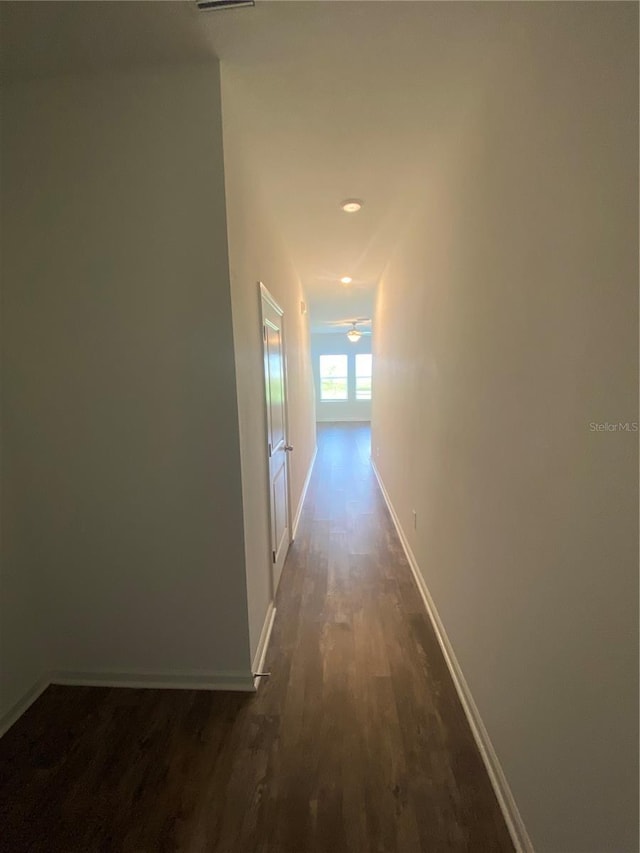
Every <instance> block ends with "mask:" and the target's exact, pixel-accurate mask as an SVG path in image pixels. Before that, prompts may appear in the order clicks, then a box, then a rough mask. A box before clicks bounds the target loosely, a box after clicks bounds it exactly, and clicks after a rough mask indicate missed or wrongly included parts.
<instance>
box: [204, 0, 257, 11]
mask: <svg viewBox="0 0 640 853" xmlns="http://www.w3.org/2000/svg"><path fill="white" fill-rule="evenodd" d="M196 4H197V6H198V9H200V10H201V11H202V12H211V11H214V10H215V9H233V8H234V7H236V6H255V5H256V3H255V0H196Z"/></svg>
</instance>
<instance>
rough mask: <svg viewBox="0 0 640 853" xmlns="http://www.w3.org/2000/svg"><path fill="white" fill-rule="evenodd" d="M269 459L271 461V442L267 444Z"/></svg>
mask: <svg viewBox="0 0 640 853" xmlns="http://www.w3.org/2000/svg"><path fill="white" fill-rule="evenodd" d="M269 459H271V442H269Z"/></svg>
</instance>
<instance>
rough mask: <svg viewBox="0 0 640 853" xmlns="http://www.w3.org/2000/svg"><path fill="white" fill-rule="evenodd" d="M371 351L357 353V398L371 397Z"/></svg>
mask: <svg viewBox="0 0 640 853" xmlns="http://www.w3.org/2000/svg"><path fill="white" fill-rule="evenodd" d="M372 363H373V361H372V358H371V353H370V352H368V353H364V352H359V353H356V400H370V399H371V368H372Z"/></svg>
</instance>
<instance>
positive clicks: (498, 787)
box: [371, 459, 534, 853]
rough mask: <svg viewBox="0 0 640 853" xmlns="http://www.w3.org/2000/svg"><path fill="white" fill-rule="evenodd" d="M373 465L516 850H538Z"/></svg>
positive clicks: (373, 466) (527, 852) (532, 851)
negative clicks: (530, 836)
mask: <svg viewBox="0 0 640 853" xmlns="http://www.w3.org/2000/svg"><path fill="white" fill-rule="evenodd" d="M371 467H372V468H373V472H374V474H375V475H376V479H377V481H378V485H379V486H380V491H381V492H382V496H383V498H384V500H385V503H386V505H387V508H388V510H389V514H390V515H391V519H392V521H393V524H394V526H395V528H396V531H397V533H398V537H399V539H400V542H401V544H402V547H403V549H404V552H405V554H406V557H407V560H408V562H409V566H410V567H411V572H412V574H413V578H414V580H415V582H416V586H417V587H418V590H419V592H420V595H421V596H422V601H423V603H424V606H425V609H426V611H427V615H428V616H429V619H430V620H431V624H432V625H433V628H434V630H435V633H436V637H437V638H438V643H439V644H440V648H441V649H442V654H443V655H444V659H445V661H446V664H447V667H448V669H449V672H450V674H451V678H452V679H453V683H454V685H455V688H456V691H457V693H458V697H459V698H460V702H461V704H462V707H463V709H464V712H465V715H466V717H467V720H468V722H469V726H470V728H471V732H472V734H473V737H474V740H475V742H476V744H477V747H478V750H479V752H480V756H481V758H482V761H483V762H484V766H485V767H486V769H487V773H488V775H489V779H490V781H491V785H492V786H493V790H494V792H495V795H496V798H497V800H498V804H499V806H500V809H501V811H502V814H503V816H504V820H505V823H506V825H507V829H508V830H509V834H510V835H511V839H512V841H513V844H514V846H515V849H516V853H534V848H533V844H532V842H531V839H530V838H529V834H528V833H527V830H526V827H525V825H524V821H523V820H522V816H521V814H520V812H519V810H518V806H517V805H516V801H515V799H514V797H513V794H512V792H511V788H510V787H509V783H508V782H507V779H506V776H505V775H504V771H503V770H502V767H501V766H500V761H499V759H498V756H497V754H496V751H495V749H494V747H493V744H492V743H491V738H490V737H489V733H488V732H487V730H486V728H485V725H484V723H483V722H482V718H481V716H480V712H479V711H478V707H477V705H476V703H475V701H474V699H473V696H472V694H471V690H470V689H469V685H468V684H467V681H466V679H465V677H464V673H463V672H462V669H461V668H460V664H459V663H458V660H457V658H456V656H455V653H454V651H453V647H452V645H451V642H450V640H449V637H448V636H447V632H446V630H445V627H444V625H443V623H442V620H441V619H440V615H439V614H438V610H437V608H436V606H435V603H434V601H433V598H432V597H431V593H430V592H429V589H428V587H427V585H426V583H425V580H424V578H423V576H422V573H421V572H420V569H419V568H418V563H417V561H416V558H415V555H414V553H413V551H412V550H411V546H410V545H409V542H408V540H407V537H406V535H405V532H404V530H403V529H402V525H401V524H400V520H399V518H398V515H397V513H396V511H395V509H394V506H393V503H392V502H391V498H390V497H389V493H388V492H387V490H386V488H385V486H384V483H383V481H382V477H381V476H380V472H379V471H378V469H377V467H376V465H375V463H374V461H373V459H372V460H371Z"/></svg>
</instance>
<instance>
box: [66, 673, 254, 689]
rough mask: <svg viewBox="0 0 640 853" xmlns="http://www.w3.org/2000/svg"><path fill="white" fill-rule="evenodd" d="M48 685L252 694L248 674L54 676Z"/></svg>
mask: <svg viewBox="0 0 640 853" xmlns="http://www.w3.org/2000/svg"><path fill="white" fill-rule="evenodd" d="M51 683H52V684H64V685H66V686H69V687H135V688H153V689H160V690H231V691H240V692H253V691H254V690H255V688H254V685H253V675H252V674H251V673H250V672H241V671H238V672H234V671H231V672H229V671H227V672H140V671H134V670H130V671H120V672H117V671H102V670H99V671H94V672H69V671H63V672H54V673H52V674H51Z"/></svg>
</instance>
